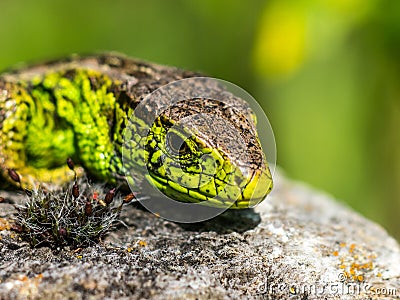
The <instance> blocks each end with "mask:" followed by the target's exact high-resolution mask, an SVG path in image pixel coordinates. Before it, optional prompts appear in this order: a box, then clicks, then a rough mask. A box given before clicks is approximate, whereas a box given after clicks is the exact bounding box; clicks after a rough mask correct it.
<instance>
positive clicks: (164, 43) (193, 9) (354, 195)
mask: <svg viewBox="0 0 400 300" xmlns="http://www.w3.org/2000/svg"><path fill="white" fill-rule="evenodd" d="M99 50H115V51H119V52H123V53H125V54H128V55H130V56H136V57H140V58H143V59H146V60H150V61H154V62H158V63H163V64H169V65H176V66H180V67H184V68H187V69H193V70H199V71H203V72H206V73H208V74H209V75H211V76H214V77H218V78H222V79H225V80H228V81H231V82H233V83H236V84H238V85H239V86H241V87H243V88H245V89H247V90H248V91H249V92H250V93H251V94H253V96H254V97H255V98H256V99H257V100H258V101H259V102H260V103H261V105H262V106H263V108H264V110H265V112H266V113H267V115H268V117H269V118H270V121H271V123H272V126H273V128H274V131H275V135H276V141H277V148H278V164H279V165H280V166H281V167H283V168H284V169H285V170H286V172H287V174H288V175H289V176H290V177H292V178H296V179H300V180H303V181H305V182H308V183H309V184H311V185H313V186H315V187H318V188H321V189H323V190H325V191H327V192H329V193H331V194H333V195H334V196H336V197H338V198H340V199H342V200H343V201H345V202H346V203H348V204H349V205H350V206H352V207H353V208H355V209H356V210H358V211H359V212H361V213H362V214H364V215H365V216H367V217H369V218H371V219H373V220H376V221H378V222H379V223H380V224H382V225H383V226H385V227H386V228H387V229H388V230H389V231H390V233H391V234H393V235H395V236H396V237H397V238H398V239H399V238H400V217H399V213H400V132H399V131H400V2H399V1H393V0H391V1H389V0H381V1H377V0H296V1H295V0H293V1H291V0H270V1H268V0H251V1H242V0H229V1H222V0H218V1H214V0H169V1H161V0H158V1H132V0H130V1H122V0H114V1H76V0H69V1H50V0H46V1H43V0H36V1H18V0H13V1H11V0H0V69H3V68H6V67H8V66H11V65H13V64H15V63H18V62H20V61H32V60H33V61H35V60H41V59H48V58H56V57H59V56H62V55H65V54H69V53H73V52H78V53H82V52H84V53H87V52H93V51H99Z"/></svg>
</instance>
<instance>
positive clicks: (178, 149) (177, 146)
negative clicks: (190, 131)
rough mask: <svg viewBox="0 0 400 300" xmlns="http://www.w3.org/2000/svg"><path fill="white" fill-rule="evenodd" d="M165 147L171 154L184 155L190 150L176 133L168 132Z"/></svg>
mask: <svg viewBox="0 0 400 300" xmlns="http://www.w3.org/2000/svg"><path fill="white" fill-rule="evenodd" d="M167 147H168V150H169V152H170V153H171V154H172V155H185V154H188V153H189V152H190V148H189V146H188V144H186V142H185V141H184V140H183V139H182V137H180V136H179V135H177V134H176V133H173V132H171V133H168V135H167Z"/></svg>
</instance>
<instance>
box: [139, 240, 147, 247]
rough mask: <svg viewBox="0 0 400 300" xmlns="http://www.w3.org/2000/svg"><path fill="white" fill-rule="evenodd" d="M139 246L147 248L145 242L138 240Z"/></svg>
mask: <svg viewBox="0 0 400 300" xmlns="http://www.w3.org/2000/svg"><path fill="white" fill-rule="evenodd" d="M139 245H140V246H142V247H145V246H147V243H146V242H145V241H142V240H140V241H139Z"/></svg>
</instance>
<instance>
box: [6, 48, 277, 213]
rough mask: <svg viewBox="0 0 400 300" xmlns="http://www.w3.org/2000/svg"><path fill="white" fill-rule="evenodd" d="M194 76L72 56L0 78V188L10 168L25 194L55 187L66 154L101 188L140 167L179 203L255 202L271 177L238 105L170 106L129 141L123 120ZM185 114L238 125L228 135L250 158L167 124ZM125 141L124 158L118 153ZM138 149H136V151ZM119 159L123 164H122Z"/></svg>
mask: <svg viewBox="0 0 400 300" xmlns="http://www.w3.org/2000/svg"><path fill="white" fill-rule="evenodd" d="M194 76H198V74H196V73H193V72H188V71H184V70H180V69H176V68H171V67H165V66H159V65H155V64H151V63H145V62H142V61H137V60H134V59H130V58H126V57H123V56H120V55H115V54H103V55H94V56H87V57H77V56H72V57H70V58H66V59H64V60H60V61H53V62H49V63H45V64H41V65H36V66H31V67H27V68H23V69H18V70H15V71H10V72H7V73H3V74H1V75H0V179H1V177H2V178H3V179H4V180H2V181H0V185H1V182H4V181H8V184H14V185H15V184H16V183H15V182H13V181H12V180H11V179H10V177H9V176H8V170H9V169H14V170H16V171H17V172H18V174H20V176H21V185H22V187H24V188H31V187H32V186H34V185H37V184H39V183H43V182H48V183H52V184H63V183H65V182H67V181H69V180H71V179H72V178H73V172H71V171H70V170H69V169H68V167H67V166H65V161H66V159H67V158H68V157H71V158H73V160H74V161H75V162H77V163H79V164H80V165H81V166H83V167H84V169H85V170H86V171H87V172H89V173H90V174H92V175H94V176H96V177H97V178H98V179H100V180H103V181H107V182H110V183H117V182H126V180H128V181H132V182H134V178H132V177H131V176H127V177H125V174H126V170H127V169H129V170H131V169H136V170H138V172H140V169H141V168H143V167H147V169H148V170H149V174H148V175H147V176H146V178H147V180H148V181H149V182H150V183H151V184H152V185H154V186H156V187H157V188H158V189H159V190H161V191H162V192H163V193H164V194H166V195H168V196H170V197H172V198H173V199H175V200H178V201H183V202H193V203H197V202H200V203H203V204H206V205H211V206H217V207H221V206H223V207H225V206H228V205H229V206H231V205H232V203H234V205H233V206H232V207H231V208H247V207H248V206H249V203H250V201H252V204H255V203H257V202H259V201H261V200H263V199H264V198H265V196H266V195H267V194H268V193H269V192H270V190H271V189H272V179H271V174H270V172H269V169H268V164H267V162H266V159H265V157H264V156H263V154H262V151H261V146H260V145H259V140H258V137H257V134H256V131H255V129H254V128H255V125H254V120H253V115H251V114H250V115H249V114H248V108H247V107H246V104H245V103H243V102H240V101H239V102H237V105H236V108H232V109H233V110H232V109H229V112H227V110H226V109H224V110H218V109H219V108H218V106H217V105H216V104H215V107H213V105H214V104H213V103H211V102H210V103H208V102H207V101H202V100H201V99H195V100H190V101H189V102H188V101H184V102H182V103H180V104H177V105H175V106H176V108H175V111H174V114H171V113H170V115H168V113H163V114H162V115H160V116H159V117H157V118H156V120H155V121H154V122H153V125H152V127H151V130H150V133H149V134H146V135H145V136H141V135H140V134H138V132H140V130H139V128H140V126H141V125H143V124H140V123H141V122H142V120H140V119H139V120H137V121H136V123H129V117H130V116H131V115H132V113H133V112H134V110H135V108H136V107H137V105H138V104H139V103H141V101H142V100H143V99H144V98H145V96H146V95H148V94H150V93H151V92H153V91H154V90H156V89H157V88H159V87H161V86H163V85H165V84H167V83H169V82H173V81H175V80H179V79H183V78H188V77H194ZM235 101H236V100H235ZM235 103H236V102H235ZM193 109H197V112H198V111H199V110H200V111H202V110H203V111H207V113H209V114H210V113H211V114H213V113H214V112H215V114H216V115H215V117H219V118H221V119H222V120H223V119H224V118H230V117H235V118H239V119H238V120H240V122H242V124H240V122H238V123H239V124H238V126H239V125H240V126H239V127H237V128H236V129H235V131H239V133H238V134H239V135H240V136H241V137H243V138H244V140H245V141H248V143H249V145H251V148H250V150H247V151H248V152H249V153H247V154H249V157H250V158H249V159H248V160H247V161H246V162H244V163H243V161H239V160H240V159H238V158H237V157H240V156H243V155H241V153H240V151H239V150H240V146H239V145H238V146H237V147H234V148H237V149H239V150H237V151H238V153H234V152H235V151H236V150H234V151H233V152H232V153H229V151H227V150H226V149H228V148H227V145H224V142H223V141H222V140H223V139H222V138H223V134H221V135H222V136H214V135H213V134H212V133H207V132H208V127H207V126H204V124H198V125H196V124H195V125H196V126H194V127H193V126H192V127H193V128H189V129H187V128H186V129H185V130H184V131H185V132H182V131H179V130H177V129H176V128H174V127H173V126H174V125H176V124H178V123H179V121H180V120H179V118H178V117H177V116H181V115H184V114H186V115H188V114H189V115H190V113H191V110H193ZM243 111H246V113H242V112H243ZM193 113H195V111H193ZM216 123H218V122H216ZM215 126H217V125H215ZM243 128H244V129H243ZM240 131H243V132H240ZM172 133H175V135H171V134H172ZM226 134H228V135H230V136H232V134H233V133H232V132H227V133H226ZM124 136H125V141H128V142H127V145H128V149H130V150H128V151H125V149H124V151H123V149H122V148H123V147H122V145H123V143H124ZM171 136H173V137H174V138H175V139H178V140H179V139H180V138H181V139H182V140H185V142H184V145H185V147H184V148H183V150H182V149H180V150H178V151H177V150H176V149H171V148H172V146H171V145H172V144H173V141H172V142H171V140H170V139H171ZM185 137H186V138H185ZM187 137H189V138H187ZM225 140H226V139H225ZM216 144H218V145H219V146H218V147H216V146H215V145H216ZM140 146H142V147H143V149H144V151H137V149H138V148H139V147H140ZM225 146H226V147H225ZM231 148H232V147H231ZM123 155H124V156H125V157H127V158H128V161H129V163H128V165H126V164H125V165H124V164H123V162H122V156H123ZM124 162H126V159H125V160H124ZM244 169H247V171H246V172H244V171H243V170H244ZM77 170H78V173H82V169H80V168H78V169H77ZM249 174H250V175H249ZM3 185H4V183H3Z"/></svg>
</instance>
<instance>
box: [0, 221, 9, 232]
mask: <svg viewBox="0 0 400 300" xmlns="http://www.w3.org/2000/svg"><path fill="white" fill-rule="evenodd" d="M10 229H11V224H10V222H8V220H7V219H4V218H0V231H2V230H10Z"/></svg>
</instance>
